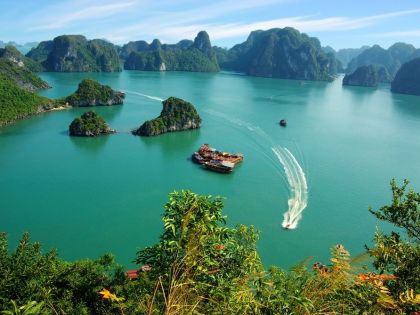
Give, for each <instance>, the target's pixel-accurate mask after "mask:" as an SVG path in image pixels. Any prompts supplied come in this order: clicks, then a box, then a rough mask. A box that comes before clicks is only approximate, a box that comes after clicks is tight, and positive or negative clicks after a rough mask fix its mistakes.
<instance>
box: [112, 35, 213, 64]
mask: <svg viewBox="0 0 420 315" xmlns="http://www.w3.org/2000/svg"><path fill="white" fill-rule="evenodd" d="M120 57H121V58H122V59H125V62H124V69H128V70H148V71H201V72H215V71H219V65H218V63H217V59H216V54H215V53H214V51H213V48H212V46H211V43H210V38H209V35H208V34H207V32H204V31H201V32H199V33H198V34H197V37H196V38H195V39H194V41H190V40H182V41H180V42H179V43H178V44H174V45H168V44H161V42H160V41H159V40H157V39H155V40H154V41H153V42H152V43H151V44H150V45H149V44H147V43H146V42H145V41H136V42H129V43H128V44H126V45H124V46H123V47H122V48H121V50H120Z"/></svg>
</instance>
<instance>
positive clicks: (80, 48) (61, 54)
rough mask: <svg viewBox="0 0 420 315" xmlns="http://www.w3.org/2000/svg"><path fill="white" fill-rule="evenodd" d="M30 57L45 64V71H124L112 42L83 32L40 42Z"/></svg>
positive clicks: (30, 53)
mask: <svg viewBox="0 0 420 315" xmlns="http://www.w3.org/2000/svg"><path fill="white" fill-rule="evenodd" d="M27 56H28V57H29V58H33V60H35V61H38V62H39V63H40V64H42V66H43V68H44V69H45V70H46V71H56V72H89V71H90V72H92V71H93V72H98V71H104V72H113V71H121V66H120V61H119V58H118V53H117V50H116V48H115V46H114V45H113V44H111V43H109V42H107V41H105V40H102V39H94V40H87V39H86V38H85V37H84V36H82V35H62V36H58V37H56V38H54V40H52V41H46V42H41V43H40V44H39V45H38V46H37V47H36V48H33V49H32V50H31V51H30V52H29V53H28V54H27Z"/></svg>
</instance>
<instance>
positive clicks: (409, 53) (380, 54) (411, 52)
mask: <svg viewBox="0 0 420 315" xmlns="http://www.w3.org/2000/svg"><path fill="white" fill-rule="evenodd" d="M419 53H420V49H417V50H416V48H415V47H414V46H413V45H409V44H405V43H395V44H394V45H392V46H391V47H389V48H388V49H384V48H382V47H380V46H379V45H374V46H372V47H371V48H369V49H366V50H364V51H363V52H362V53H361V54H360V55H358V56H357V57H356V58H354V59H352V60H351V61H350V62H349V64H348V67H347V69H346V72H347V73H352V72H354V71H355V70H356V69H357V68H358V67H360V66H367V65H376V66H382V67H385V69H386V70H387V71H388V73H389V74H390V76H391V79H393V78H394V76H395V74H396V73H397V71H398V69H399V68H400V67H401V65H402V64H404V63H405V62H407V61H410V60H413V59H414V58H416V56H418V55H419ZM418 57H419V56H418ZM388 82H390V81H388ZM388 82H385V83H388Z"/></svg>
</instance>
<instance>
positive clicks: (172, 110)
mask: <svg viewBox="0 0 420 315" xmlns="http://www.w3.org/2000/svg"><path fill="white" fill-rule="evenodd" d="M162 103H163V110H162V112H161V113H160V116H159V117H157V118H155V119H153V120H149V121H146V122H144V123H143V125H141V126H140V127H139V128H138V129H136V130H134V131H133V134H134V135H139V136H156V135H160V134H162V133H165V132H173V131H181V130H188V129H195V128H200V126H201V118H200V116H199V115H198V113H197V110H196V109H195V107H194V105H192V104H191V103H189V102H186V101H184V100H182V99H179V98H176V97H170V98H168V99H167V100H165V101H163V102H162Z"/></svg>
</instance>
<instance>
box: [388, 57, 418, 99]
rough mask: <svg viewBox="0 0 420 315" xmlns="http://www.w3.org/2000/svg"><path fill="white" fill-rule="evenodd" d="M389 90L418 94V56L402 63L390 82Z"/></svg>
mask: <svg viewBox="0 0 420 315" xmlns="http://www.w3.org/2000/svg"><path fill="white" fill-rule="evenodd" d="M391 91H392V92H395V93H403V94H413V95H420V58H416V59H414V60H411V61H409V62H407V63H405V64H403V65H402V67H401V68H400V70H398V72H397V74H396V75H395V79H394V80H393V81H392V83H391Z"/></svg>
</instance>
